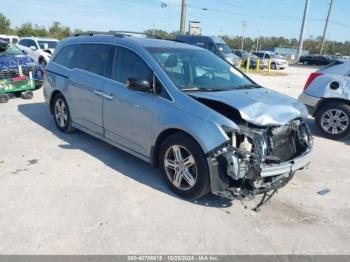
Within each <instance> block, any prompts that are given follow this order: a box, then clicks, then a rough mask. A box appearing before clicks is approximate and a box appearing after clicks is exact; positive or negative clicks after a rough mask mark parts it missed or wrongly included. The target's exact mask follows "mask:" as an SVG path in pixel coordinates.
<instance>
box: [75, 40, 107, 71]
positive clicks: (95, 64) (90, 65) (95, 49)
mask: <svg viewBox="0 0 350 262" xmlns="http://www.w3.org/2000/svg"><path fill="white" fill-rule="evenodd" d="M113 51H114V47H113V46H111V45H101V44H83V45H81V50H80V53H79V59H78V63H77V65H76V67H77V68H80V69H83V70H86V71H89V72H91V73H95V74H98V75H101V76H108V75H109V72H108V68H109V65H110V64H111V58H112V57H113Z"/></svg>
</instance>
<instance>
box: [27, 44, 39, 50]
mask: <svg viewBox="0 0 350 262" xmlns="http://www.w3.org/2000/svg"><path fill="white" fill-rule="evenodd" d="M29 48H30V49H32V50H33V51H35V50H36V49H37V48H36V47H35V46H33V45H32V46H30V47H29Z"/></svg>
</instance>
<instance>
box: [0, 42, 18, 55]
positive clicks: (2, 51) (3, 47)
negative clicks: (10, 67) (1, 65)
mask: <svg viewBox="0 0 350 262" xmlns="http://www.w3.org/2000/svg"><path fill="white" fill-rule="evenodd" d="M6 55H23V53H22V51H21V50H20V49H18V48H17V47H16V46H14V45H13V44H10V43H7V42H0V56H6Z"/></svg>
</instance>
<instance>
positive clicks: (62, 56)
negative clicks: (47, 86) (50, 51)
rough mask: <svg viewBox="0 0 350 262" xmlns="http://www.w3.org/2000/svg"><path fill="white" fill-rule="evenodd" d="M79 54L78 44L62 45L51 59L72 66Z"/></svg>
mask: <svg viewBox="0 0 350 262" xmlns="http://www.w3.org/2000/svg"><path fill="white" fill-rule="evenodd" d="M78 54H79V48H78V45H69V46H66V47H63V49H62V50H61V51H60V52H59V53H58V55H57V56H56V57H55V59H54V60H53V61H54V62H55V63H57V64H59V65H62V66H65V67H68V68H73V67H74V64H75V61H76V60H77V58H78Z"/></svg>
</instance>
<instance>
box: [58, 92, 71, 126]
mask: <svg viewBox="0 0 350 262" xmlns="http://www.w3.org/2000/svg"><path fill="white" fill-rule="evenodd" d="M55 119H56V122H57V124H58V125H59V126H60V127H61V128H64V127H65V126H66V125H67V121H68V112H67V107H66V104H65V103H64V101H63V100H62V99H61V98H59V99H57V100H56V103H55Z"/></svg>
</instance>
